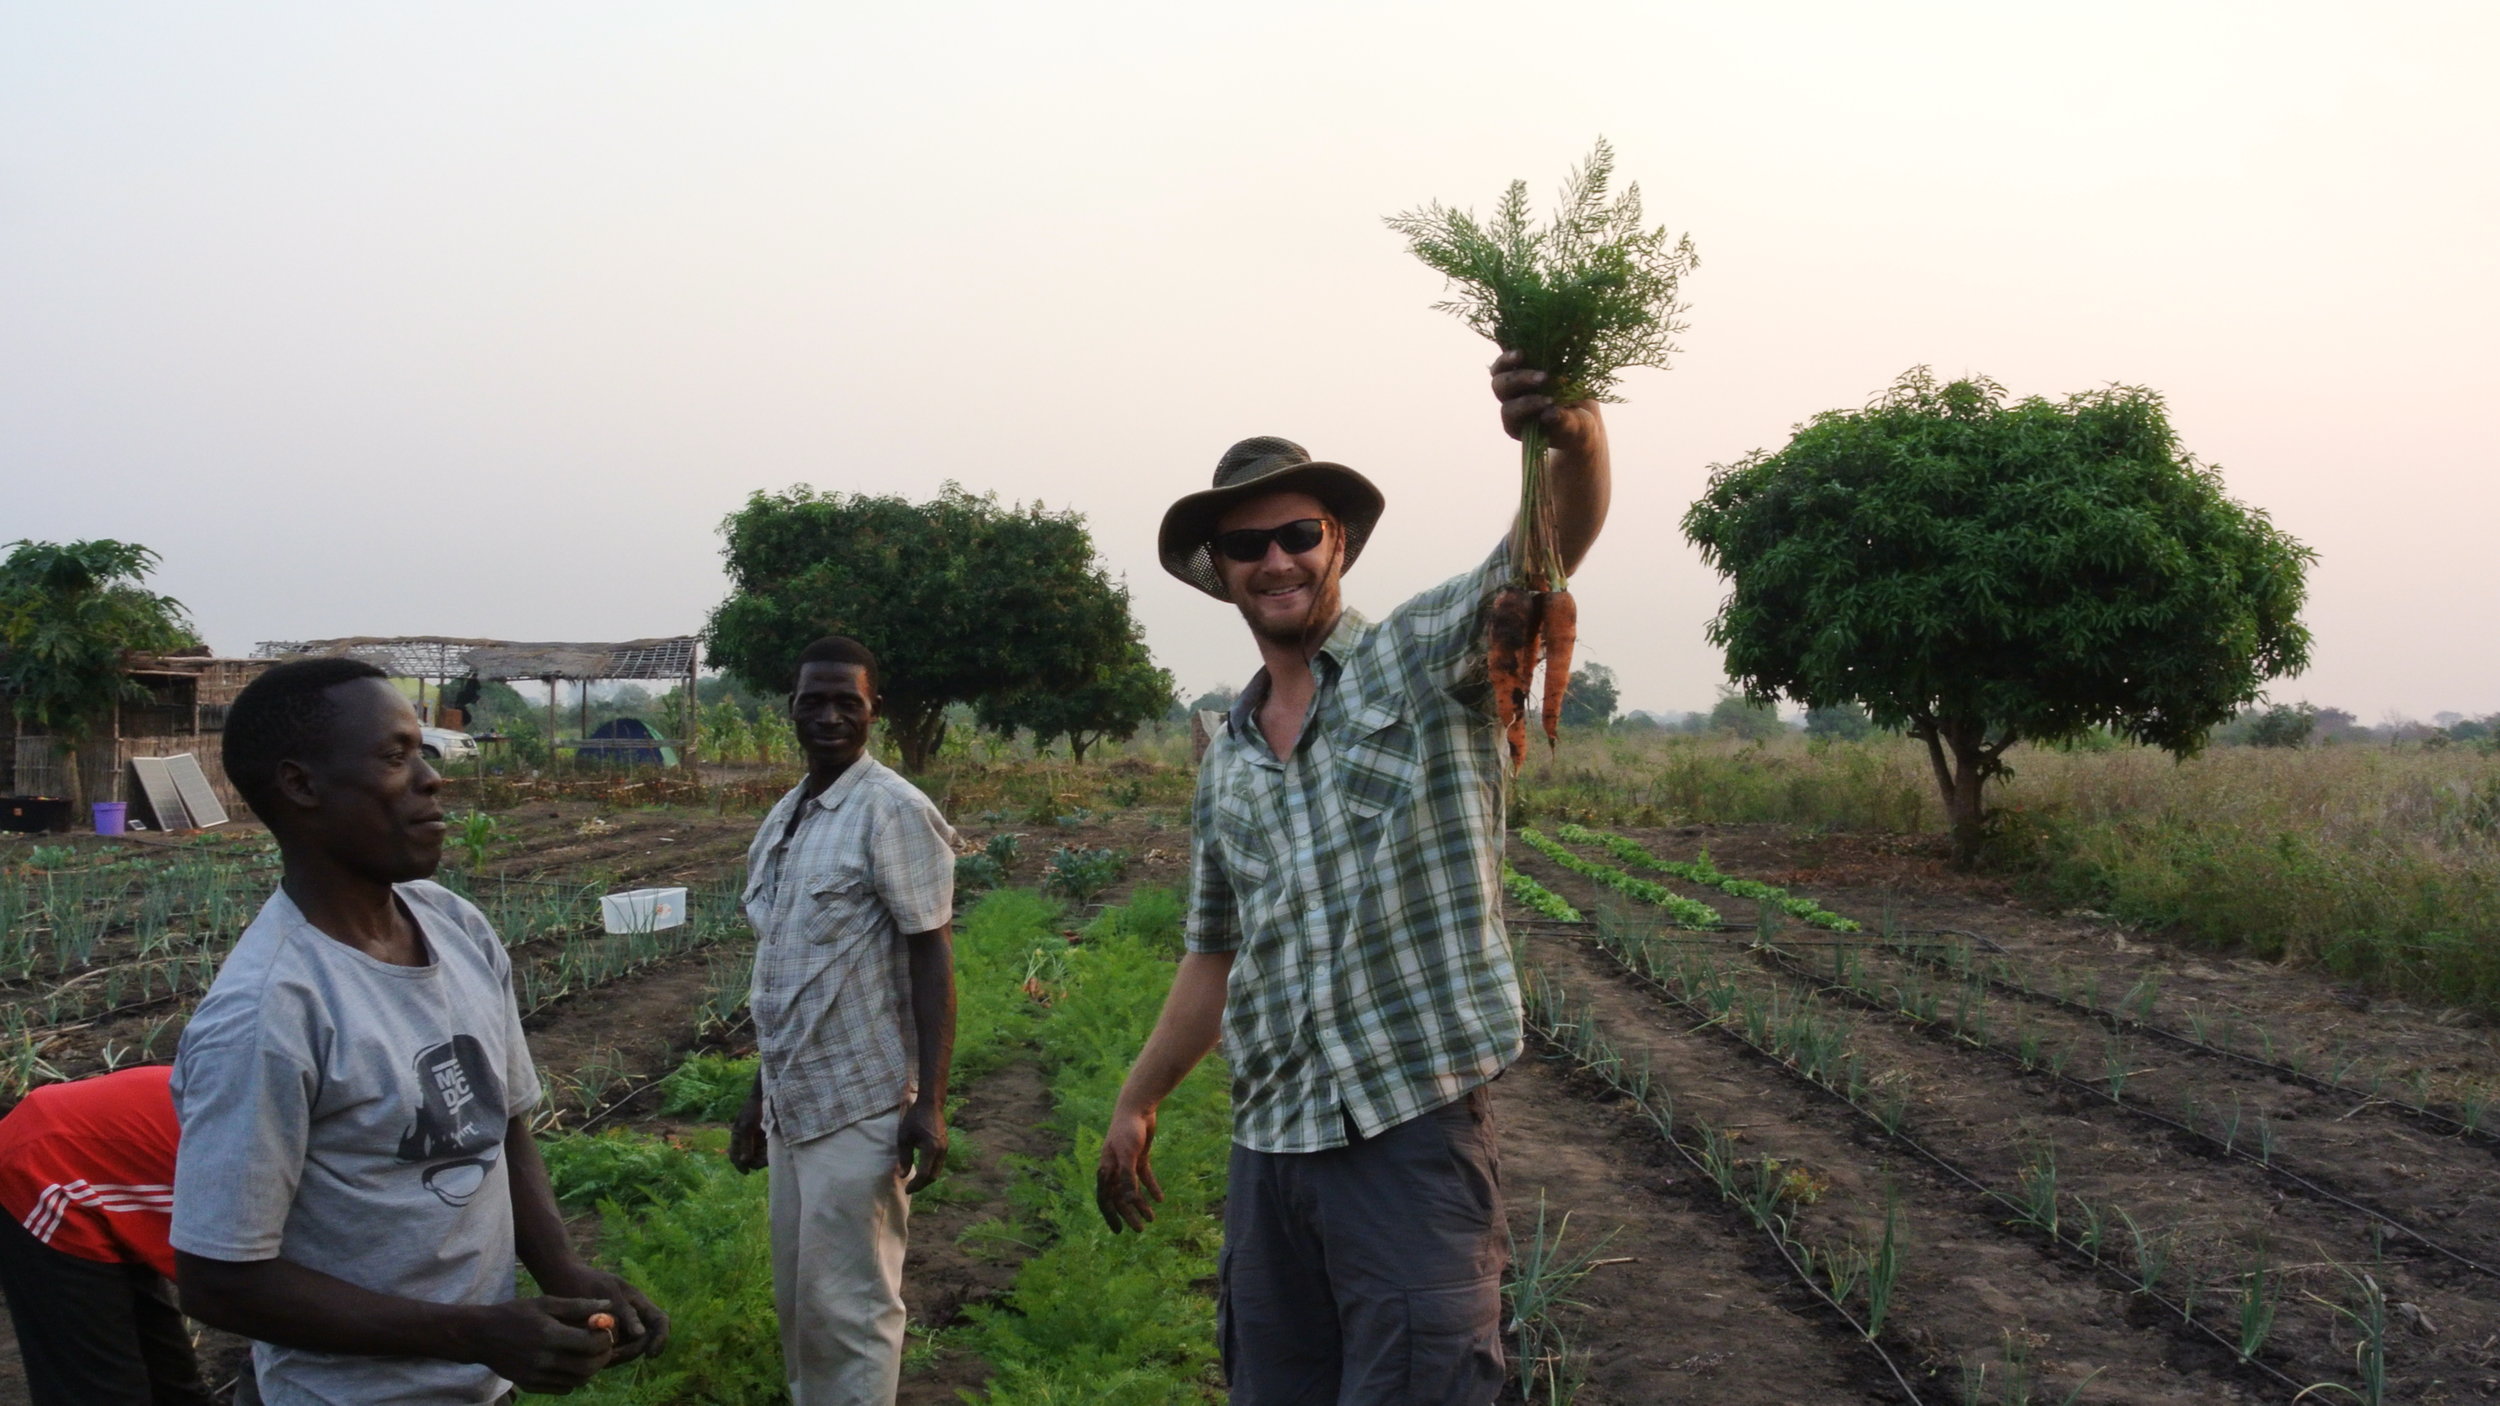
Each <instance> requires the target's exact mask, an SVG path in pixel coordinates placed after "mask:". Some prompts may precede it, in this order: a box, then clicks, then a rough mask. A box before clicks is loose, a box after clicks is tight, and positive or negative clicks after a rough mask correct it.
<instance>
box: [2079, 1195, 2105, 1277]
mask: <svg viewBox="0 0 2500 1406" xmlns="http://www.w3.org/2000/svg"><path fill="white" fill-rule="evenodd" d="M2074 1202H2075V1214H2076V1216H2078V1217H2079V1218H2081V1220H2082V1221H2083V1228H2082V1229H2081V1230H2080V1231H2078V1232H2077V1233H2076V1235H2075V1244H2076V1245H2077V1246H2078V1247H2079V1248H2081V1249H2082V1251H2083V1252H2084V1254H2086V1255H2088V1256H2090V1257H2091V1260H2092V1262H2093V1263H2094V1264H2099V1263H2100V1262H2101V1237H2102V1235H2103V1233H2104V1232H2105V1231H2106V1230H2107V1229H2108V1222H2107V1213H2106V1212H2104V1211H2103V1210H2102V1209H2101V1208H2100V1207H2098V1206H2095V1205H2093V1204H2092V1203H2091V1202H2089V1201H2086V1200H2084V1199H2083V1198H2082V1197H2080V1196H2077V1197H2075V1198H2074Z"/></svg>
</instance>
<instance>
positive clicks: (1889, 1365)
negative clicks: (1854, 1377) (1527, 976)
mask: <svg viewBox="0 0 2500 1406" xmlns="http://www.w3.org/2000/svg"><path fill="white" fill-rule="evenodd" d="M1541 974H1542V973H1540V975H1541ZM1528 1004H1531V1005H1533V1004H1535V1003H1534V1002H1530V1003H1528ZM1521 1015H1522V1018H1523V1019H1524V1020H1525V1022H1526V1024H1527V1026H1528V1028H1529V1029H1530V1030H1531V1031H1533V1032H1535V1034H1536V1037H1537V1038H1538V1039H1539V1040H1542V1041H1543V1042H1545V1044H1546V1045H1548V1046H1550V1047H1551V1048H1553V1049H1554V1050H1556V1051H1557V1052H1559V1053H1561V1054H1563V1055H1565V1056H1567V1057H1569V1058H1570V1059H1572V1060H1573V1061H1575V1062H1576V1063H1578V1064H1579V1066H1580V1067H1581V1068H1582V1069H1584V1070H1586V1071H1588V1072H1589V1073H1590V1074H1591V1075H1593V1076H1595V1077H1596V1078H1597V1079H1599V1080H1600V1081H1602V1082H1603V1083H1604V1084H1605V1085H1606V1086H1607V1087H1608V1088H1611V1089H1613V1090H1614V1091H1615V1092H1617V1093H1619V1094H1621V1095H1623V1096H1624V1097H1626V1098H1629V1099H1632V1100H1633V1101H1634V1102H1635V1103H1637V1104H1639V1105H1640V1108H1641V1112H1642V1113H1643V1115H1645V1116H1646V1117H1648V1119H1649V1120H1650V1122H1651V1124H1652V1125H1654V1126H1656V1127H1657V1129H1658V1137H1659V1141H1661V1142H1664V1143H1665V1144H1666V1145H1667V1147H1668V1148H1669V1149H1670V1150H1671V1151H1673V1152H1674V1153H1675V1155H1676V1156H1678V1157H1680V1158H1682V1159H1684V1162H1685V1164H1686V1165H1687V1166H1689V1167H1691V1168H1692V1169H1693V1170H1694V1172H1696V1173H1698V1174H1699V1175H1700V1176H1701V1177H1702V1179H1703V1180H1705V1181H1707V1182H1709V1183H1710V1184H1711V1185H1713V1186H1715V1185H1717V1180H1716V1178H1714V1177H1712V1176H1711V1174H1710V1169H1709V1167H1708V1166H1706V1165H1704V1163H1703V1162H1702V1160H1701V1158H1700V1157H1699V1156H1698V1155H1696V1154H1695V1153H1694V1152H1693V1150H1692V1149H1691V1148H1689V1147H1686V1146H1685V1145H1684V1143H1683V1141H1682V1140H1681V1139H1679V1138H1677V1137H1676V1135H1675V1132H1674V1116H1673V1114H1672V1113H1669V1114H1666V1115H1664V1116H1663V1117H1662V1116H1661V1114H1660V1113H1659V1110H1658V1109H1657V1108H1656V1107H1655V1106H1653V1105H1652V1104H1651V1103H1650V1102H1649V1100H1648V1099H1647V1098H1646V1097H1643V1096H1642V1095H1641V1094H1639V1093H1638V1092H1636V1091H1635V1090H1633V1089H1630V1088H1628V1087H1626V1086H1625V1085H1624V1084H1623V1083H1622V1082H1621V1081H1620V1080H1617V1079H1614V1078H1611V1077H1609V1076H1608V1075H1606V1074H1604V1073H1602V1072H1600V1071H1599V1069H1598V1067H1597V1065H1596V1064H1595V1063H1593V1062H1592V1061H1590V1060H1589V1059H1588V1058H1587V1057H1586V1056H1585V1055H1583V1054H1581V1053H1580V1052H1579V1051H1576V1050H1574V1049H1572V1048H1571V1047H1570V1046H1568V1045H1566V1044H1564V1043H1563V1041H1562V1040H1561V1038H1560V1037H1559V1036H1558V1034H1557V1033H1556V1027H1554V1026H1551V1025H1547V1024H1544V1023H1542V1022H1540V1021H1539V1020H1538V1019H1537V1016H1536V1013H1535V1012H1534V1011H1533V1010H1523V1011H1522V1012H1521ZM1720 1199H1721V1200H1722V1201H1725V1200H1726V1199H1727V1198H1726V1197H1725V1196H1724V1195H1722V1196H1721V1198H1720ZM1759 1228H1760V1229H1761V1231H1762V1236H1763V1238H1764V1239H1765V1240H1768V1241H1769V1242H1770V1244H1771V1249H1772V1251H1773V1253H1775V1254H1777V1255H1778V1256H1779V1257H1780V1263H1782V1264H1784V1265H1786V1266H1788V1272H1789V1274H1790V1275H1791V1276H1792V1277H1793V1278H1794V1279H1795V1280H1796V1282H1797V1283H1799V1284H1802V1285H1804V1286H1805V1289H1806V1292H1807V1293H1809V1294H1812V1295H1813V1296H1814V1297H1815V1299H1816V1300H1817V1301H1819V1302H1820V1303H1822V1305H1823V1306H1824V1307H1826V1308H1828V1309H1830V1310H1831V1311H1832V1312H1833V1313H1835V1314H1838V1315H1839V1317H1840V1321H1841V1322H1843V1323H1846V1324H1848V1325H1849V1327H1850V1329H1851V1331H1853V1332H1854V1333H1856V1334H1857V1340H1858V1342H1859V1344H1860V1345H1862V1346H1864V1347H1865V1348H1866V1350H1867V1351H1869V1352H1872V1353H1874V1354H1875V1360H1876V1361H1878V1362H1881V1363H1883V1364H1884V1370H1885V1371H1887V1372H1889V1373H1891V1374H1892V1379H1893V1382H1894V1383H1895V1384H1896V1385H1898V1386H1899V1387H1900V1388H1901V1394H1902V1396H1903V1397H1904V1398H1905V1399H1906V1400H1908V1401H1909V1403H1910V1406H1925V1402H1923V1401H1922V1400H1921V1399H1920V1397H1919V1394H1918V1389H1917V1388H1915V1387H1913V1386H1911V1385H1910V1379H1909V1377H1908V1375H1907V1374H1905V1373H1904V1372H1903V1371H1902V1370H1901V1364H1900V1363H1898V1362H1895V1361H1893V1359H1892V1354H1891V1353H1889V1352H1886V1351H1885V1350H1884V1345H1883V1344H1882V1343H1879V1342H1877V1341H1876V1340H1875V1337H1874V1335H1873V1334H1871V1333H1869V1332H1867V1331H1866V1325H1865V1324H1863V1323H1860V1322H1859V1321H1858V1319H1857V1315H1855V1314H1853V1313H1851V1312H1850V1311H1849V1310H1848V1308H1847V1307H1846V1306H1845V1305H1843V1304H1842V1303H1841V1302H1840V1301H1839V1300H1838V1299H1835V1298H1833V1297H1832V1296H1831V1295H1830V1294H1828V1293H1826V1292H1825V1291H1824V1289H1823V1286H1822V1285H1820V1284H1818V1283H1816V1282H1815V1280H1814V1276H1813V1275H1812V1274H1809V1273H1808V1272H1806V1269H1805V1266H1803V1265H1801V1264H1799V1263H1797V1257H1796V1256H1795V1255H1793V1254H1791V1253H1789V1249H1788V1243H1787V1241H1786V1240H1785V1239H1784V1238H1783V1237H1782V1236H1781V1235H1780V1233H1779V1232H1778V1231H1776V1230H1773V1229H1771V1228H1770V1227H1769V1226H1760V1227H1759Z"/></svg>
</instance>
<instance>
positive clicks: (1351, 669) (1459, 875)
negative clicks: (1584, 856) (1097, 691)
mask: <svg viewBox="0 0 2500 1406" xmlns="http://www.w3.org/2000/svg"><path fill="white" fill-rule="evenodd" d="M1510 573H1511V567H1510V551H1509V547H1508V545H1507V544H1505V545H1504V546H1503V547H1501V548H1499V549H1497V550H1495V552H1494V553H1493V555H1492V556H1491V557H1490V558H1488V559H1487V560H1486V561H1485V563H1484V564H1483V565H1482V566H1479V567H1477V568H1476V569H1475V570H1473V571H1470V572H1468V573H1467V574H1465V575H1463V576H1458V577H1454V578H1452V579H1451V580H1449V581H1446V582H1444V583H1442V584H1441V585H1439V586H1436V587H1434V588H1432V589H1431V590H1429V591H1426V592H1424V593H1423V594H1421V595H1419V596H1417V597H1415V598H1414V599H1413V600H1410V601H1408V602H1407V603H1406V604H1405V605H1403V606H1400V607H1399V608H1398V609H1397V610H1396V611H1394V612H1392V613H1391V614H1390V616H1389V618H1388V619H1386V620H1384V621H1382V622H1380V623H1379V624H1377V625H1374V624H1372V623H1370V622H1369V621H1366V620H1364V619H1363V618H1362V617H1361V616H1359V615H1357V614H1355V613H1354V612H1353V611H1351V610H1349V611H1346V612H1345V613H1344V614H1343V615H1342V616H1340V617H1339V619H1338V621H1337V627H1336V629H1335V630H1334V631H1333V632H1331V634H1330V635H1329V637H1328V643H1327V644H1326V645H1325V646H1324V647H1322V649H1321V650H1320V652H1319V655H1318V657H1317V658H1316V659H1315V660H1313V661H1312V666H1313V671H1314V672H1315V673H1316V674H1317V676H1318V685H1319V687H1318V692H1317V696H1316V697H1314V698H1313V700H1312V703H1311V712H1310V716H1309V717H1308V718H1307V719H1306V720H1305V721H1304V723H1303V727H1302V736H1301V740H1300V741H1299V742H1298V743H1297V744H1296V746H1295V749H1294V753H1293V755H1292V756H1290V757H1287V758H1284V759H1282V760H1279V759H1278V758H1277V756H1276V754H1275V753H1274V752H1273V751H1271V750H1269V748H1268V745H1267V740H1266V738H1265V737H1264V736H1263V735H1262V734H1261V733H1260V732H1259V730H1258V727H1257V724H1256V722H1255V715H1256V712H1257V709H1258V705H1259V703H1260V701H1261V700H1262V699H1263V698H1264V697H1265V696H1266V692H1267V676H1266V674H1265V673H1264V672H1262V673H1261V674H1260V675H1259V676H1258V677H1257V678H1255V679H1253V680H1251V684H1250V687H1249V688H1247V689H1245V690H1243V692H1242V695H1241V699H1240V701H1239V702H1237V703H1236V704H1235V705H1234V707H1233V711H1232V714H1231V717H1230V720H1229V726H1228V727H1227V728H1226V731H1225V735H1224V736H1222V737H1218V738H1216V739H1215V740H1214V741H1213V742H1212V743H1211V744H1210V745H1209V746H1208V748H1207V754H1206V758H1205V760H1204V761H1203V762H1202V763H1201V764H1200V766H1199V771H1198V796H1197V802H1196V809H1195V814H1194V818H1193V822H1192V829H1191V836H1190V851H1191V868H1192V870H1193V871H1194V872H1193V886H1192V893H1191V900H1190V915H1189V947H1190V950H1191V951H1193V952H1230V953H1232V954H1233V970H1232V978H1231V983H1230V985H1229V986H1228V988H1227V989H1226V993H1225V1001H1224V1057H1225V1059H1226V1061H1227V1062H1228V1063H1230V1064H1231V1066H1232V1071H1233V1138H1234V1140H1235V1141H1236V1142H1239V1143H1240V1144H1241V1145H1243V1146H1244V1147H1248V1148H1250V1149H1252V1150H1254V1151H1258V1152H1316V1151H1319V1150H1320V1149H1322V1148H1329V1147H1341V1146H1344V1145H1345V1143H1346V1141H1347V1137H1346V1123H1347V1121H1348V1119H1351V1120H1352V1122H1353V1125H1354V1126H1355V1127H1356V1128H1358V1129H1360V1130H1361V1132H1362V1134H1363V1136H1365V1137H1372V1136H1376V1135H1377V1134H1379V1133H1380V1132H1382V1131H1383V1130H1385V1129H1388V1128H1392V1127H1395V1126H1397V1125H1398V1124H1400V1123H1403V1122H1405V1121H1407V1120H1408V1119H1410V1118H1414V1117H1417V1116H1418V1115H1421V1114H1423V1113H1427V1112H1430V1111H1431V1110H1433V1109H1435V1108H1438V1107H1440V1106H1441V1105H1442V1104H1445V1103H1448V1102H1449V1101H1451V1100H1452V1099H1455V1098H1457V1097H1458V1096H1459V1095H1461V1094H1464V1093H1466V1092H1467V1091H1468V1090H1469V1089H1472V1088H1474V1087H1476V1086H1477V1085H1479V1084H1482V1083H1484V1082H1485V1081H1487V1080H1489V1079H1491V1078H1492V1077H1493V1076H1495V1075H1496V1074H1499V1073H1501V1072H1502V1069H1503V1068H1504V1067H1505V1066H1507V1065H1508V1064H1509V1063H1510V1062H1511V1060H1512V1059H1514V1058H1516V1057H1517V1055H1518V1053H1519V1042H1520V1018H1519V978H1518V974H1517V972H1516V971H1515V970H1513V968H1512V966H1511V960H1510V940H1509V938H1508V936H1507V935H1506V934H1505V933H1504V931H1503V928H1502V882H1501V856H1502V813H1503V792H1504V788H1505V786H1506V785H1507V778H1506V775H1505V773H1504V769H1503V751H1502V744H1501V738H1500V736H1499V734H1498V732H1497V730H1496V727H1495V724H1494V721H1493V714H1492V710H1491V706H1490V693H1489V690H1488V689H1487V688H1486V685H1485V679H1484V662H1483V661H1484V646H1483V625H1482V620H1483V613H1482V612H1483V606H1484V603H1485V601H1486V599H1487V598H1488V597H1490V596H1491V595H1492V594H1493V592H1495V591H1497V590H1499V589H1501V587H1502V584H1503V583H1504V582H1505V581H1506V580H1508V579H1509V576H1510Z"/></svg>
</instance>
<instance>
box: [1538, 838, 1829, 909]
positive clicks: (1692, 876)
mask: <svg viewBox="0 0 2500 1406" xmlns="http://www.w3.org/2000/svg"><path fill="white" fill-rule="evenodd" d="M1555 833H1556V834H1557V835H1559V836H1561V837H1562V838H1563V840H1564V841H1566V842H1568V843H1570V844H1575V845H1596V846H1598V847H1600V848H1602V849H1604V850H1605V851H1606V852H1607V853H1608V854H1611V855H1613V856H1614V857H1615V858H1616V859H1617V860H1619V861H1621V862H1623V863H1625V864H1628V865H1631V866H1633V867H1634V868H1639V869H1654V870H1656V871H1657V872H1659V873H1661V874H1665V875H1668V876H1670V877H1672V878H1677V879H1682V880H1683V881H1684V882H1686V883H1688V884H1692V885H1694V886H1696V887H1699V888H1707V889H1717V890H1718V891H1719V892H1721V893H1724V894H1726V895H1727V896H1728V897H1730V898H1742V899H1745V900H1747V901H1749V902H1752V903H1757V904H1760V905H1762V906H1764V907H1768V908H1776V909H1778V910H1779V911H1781V912H1783V913H1785V914H1787V915H1788V916H1789V917H1792V918H1795V919H1796V920H1797V921H1799V922H1801V923H1804V924H1806V925H1807V926H1809V927H1818V928H1826V929H1829V930H1830V931H1833V932H1857V931H1859V925H1858V923H1857V921H1856V920H1855V919H1851V918H1844V917H1842V916H1841V915H1839V914H1838V913H1835V912H1833V911H1831V910H1830V909H1828V908H1825V907H1824V906H1823V905H1821V904H1819V903H1817V902H1815V901H1814V900H1813V899H1810V898H1799V897H1797V896H1796V895H1794V894H1791V893H1790V892H1789V891H1788V890H1786V889H1784V888H1781V887H1779V886H1778V885H1776V884H1766V883H1764V882H1763V881H1761V880H1760V879H1740V878H1737V877H1735V876H1734V875H1731V874H1724V873H1721V872H1720V871H1719V867H1718V866H1717V865H1716V864H1713V863H1711V862H1710V851H1709V850H1708V849H1704V850H1702V851H1701V852H1700V854H1699V855H1697V856H1696V857H1694V858H1692V859H1689V860H1680V859H1661V858H1659V857H1658V856H1657V855H1654V854H1652V853H1650V852H1649V850H1648V849H1647V848H1645V847H1644V846H1643V845H1642V844H1641V843H1640V842H1639V841H1638V840H1634V839H1632V838H1631V837H1629V836H1626V835H1615V834H1609V833H1606V832H1604V831H1600V830H1591V829H1589V828H1587V827H1586V826H1583V825H1563V826H1560V827H1559V828H1557V829H1556V830H1555Z"/></svg>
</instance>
